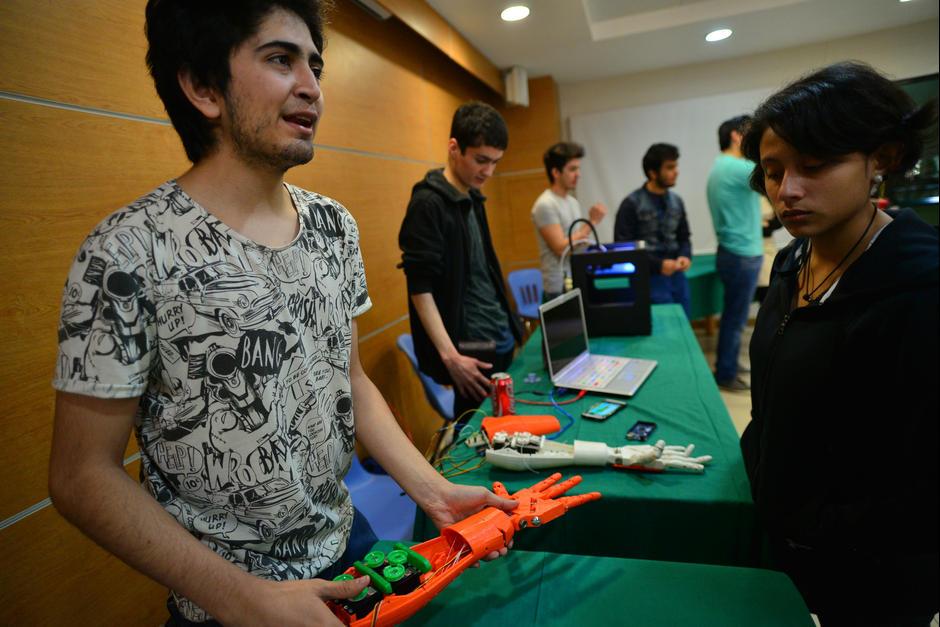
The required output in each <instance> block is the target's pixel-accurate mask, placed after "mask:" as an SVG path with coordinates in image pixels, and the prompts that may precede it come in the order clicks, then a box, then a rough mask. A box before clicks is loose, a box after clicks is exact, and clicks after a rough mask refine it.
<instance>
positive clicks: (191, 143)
mask: <svg viewBox="0 0 940 627" xmlns="http://www.w3.org/2000/svg"><path fill="white" fill-rule="evenodd" d="M324 4H327V5H328V4H329V2H328V0H326V1H325V2H324V1H323V0H198V1H193V0H149V1H148V2H147V10H146V15H147V24H146V27H145V30H146V33H147V43H148V49H147V67H148V68H150V75H151V76H152V77H153V82H154V86H155V87H156V88H157V94H158V95H159V96H160V99H161V100H162V101H163V106H164V107H165V108H166V112H167V114H168V115H169V116H170V121H171V122H173V127H174V128H175V129H176V132H177V133H178V134H179V136H180V139H181V140H182V141H183V148H185V149H186V156H187V157H189V160H190V161H192V162H193V163H197V162H198V161H200V160H201V159H202V158H203V157H204V156H206V155H207V154H208V153H209V152H211V151H212V149H213V148H214V146H215V143H216V137H215V135H214V134H213V124H212V123H211V122H210V121H209V120H208V119H206V117H205V116H204V115H202V113H200V112H199V110H198V109H196V108H195V107H194V106H193V105H192V103H190V102H189V99H188V98H186V95H185V94H184V93H183V90H182V89H181V88H180V85H179V78H178V75H179V72H180V71H181V70H186V71H188V72H190V73H191V75H192V77H193V80H194V81H195V82H196V83H198V84H200V85H204V86H207V87H211V88H213V89H216V90H218V91H220V92H222V93H225V92H226V91H227V89H228V84H229V81H230V80H231V77H232V75H231V71H230V68H229V57H230V56H231V54H232V51H233V50H234V49H235V48H237V47H238V46H239V45H240V44H241V43H242V42H244V41H245V40H246V39H248V38H249V37H251V36H252V35H254V34H255V33H256V32H257V31H258V28H259V26H260V25H261V22H262V20H263V19H264V18H265V16H267V15H268V14H269V13H270V12H271V11H273V10H275V9H283V10H285V11H289V12H291V13H294V14H296V15H297V16H298V17H299V18H300V19H301V20H303V21H304V23H305V24H306V25H307V28H308V29H310V37H311V39H313V43H314V44H315V45H316V47H317V50H319V51H320V52H321V53H322V52H323V43H324V41H323V9H324Z"/></svg>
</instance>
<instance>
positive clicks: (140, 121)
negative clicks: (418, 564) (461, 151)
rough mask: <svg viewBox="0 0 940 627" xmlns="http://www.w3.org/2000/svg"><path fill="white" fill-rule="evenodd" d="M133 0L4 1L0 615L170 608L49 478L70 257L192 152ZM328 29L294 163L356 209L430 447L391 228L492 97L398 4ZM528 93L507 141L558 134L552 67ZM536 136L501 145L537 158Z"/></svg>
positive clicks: (501, 204) (370, 328) (397, 374)
mask: <svg viewBox="0 0 940 627" xmlns="http://www.w3.org/2000/svg"><path fill="white" fill-rule="evenodd" d="M412 1H413V2H420V1H421V0H412ZM144 5H145V0H63V1H62V2H42V3H38V2H35V1H34V0H3V2H0V293H2V294H3V301H2V303H3V304H2V306H0V406H2V407H3V411H2V412H0V467H2V468H3V473H2V479H0V490H2V493H0V522H2V523H3V525H0V527H3V528H0V546H2V547H3V554H2V557H0V624H3V625H7V624H22V625H47V624H48V625H53V624H56V625H71V624H85V625H141V624H144V625H148V624H149V625H157V624H159V623H160V622H161V621H162V620H163V618H164V617H165V609H164V608H163V603H164V599H165V590H164V589H163V588H162V587H161V586H159V585H157V584H155V583H153V582H151V581H149V580H148V579H146V578H145V577H143V576H142V575H139V574H137V573H136V572H134V571H132V570H131V569H129V568H128V567H126V566H124V565H123V564H122V563H121V562H120V561H118V560H117V559H116V558H114V557H112V556H110V555H108V554H107V553H105V552H104V551H102V550H101V549H100V548H98V547H97V546H95V545H94V544H93V543H92V542H90V541H89V540H87V539H86V538H85V537H83V536H82V535H81V534H80V533H79V532H78V531H76V530H75V529H74V528H72V527H70V526H69V525H68V524H67V523H66V522H65V521H64V520H63V519H62V518H61V517H60V516H59V515H58V514H57V513H56V511H55V510H54V509H53V508H52V507H49V506H48V501H47V496H48V493H47V488H46V481H47V464H48V454H49V443H50V438H51V428H52V403H53V390H52V388H51V386H50V381H51V377H52V371H53V362H54V359H55V352H56V326H57V320H58V313H59V301H60V297H61V290H62V285H63V283H64V280H65V276H66V272H67V270H68V268H69V265H70V263H71V259H72V256H73V255H74V253H75V251H76V249H77V247H78V245H79V243H80V242H81V241H82V239H83V238H84V237H85V235H86V234H87V233H88V232H89V230H90V229H91V228H92V227H93V226H94V225H95V224H96V223H97V222H98V221H100V220H101V219H102V218H103V217H104V216H105V215H107V214H108V213H110V212H112V211H114V210H115V209H117V208H119V207H121V206H122V205H124V204H126V203H128V202H130V201H132V200H134V199H135V198H137V197H138V196H140V195H142V194H144V193H146V192H147V191H149V190H151V189H153V188H154V187H156V186H157V185H159V184H160V183H162V182H163V181H165V180H166V179H168V178H170V177H173V176H175V175H178V174H180V173H181V172H182V171H183V170H184V169H185V168H186V167H187V165H188V163H187V161H186V159H185V156H184V154H183V151H182V148H181V146H180V144H179V141H178V139H177V137H176V134H175V133H174V131H173V129H172V128H171V127H170V126H169V124H168V121H167V120H166V115H165V113H164V111H163V107H162V105H161V103H160V102H159V100H158V99H157V98H156V96H155V94H154V90H153V88H152V85H151V81H150V78H149V77H148V76H147V72H146V68H145V66H144V52H145V41H144V36H143V9H144ZM328 38H329V43H328V46H327V49H326V51H325V57H326V62H327V76H326V80H325V82H324V86H323V90H324V94H325V97H326V113H325V116H324V119H323V121H322V122H321V125H320V131H319V134H318V137H317V144H318V148H317V154H316V158H315V159H314V161H313V162H312V163H310V164H308V165H306V166H303V167H300V168H296V169H294V170H292V171H291V172H290V173H289V175H288V180H290V181H291V182H293V183H295V184H299V185H301V186H304V187H307V188H310V189H314V190H316V191H318V192H321V193H324V194H327V195H330V196H333V197H335V198H337V199H338V200H340V201H341V202H342V203H343V204H344V205H345V206H346V207H347V208H349V210H350V211H351V212H352V214H353V215H354V216H355V218H356V219H357V220H358V222H359V225H360V231H361V235H362V249H363V256H364V259H365V263H366V274H367V280H368V283H369V291H370V294H371V296H372V300H373V302H374V303H375V306H374V307H373V309H372V310H371V311H369V312H368V313H366V314H365V315H364V316H362V318H361V319H360V320H359V331H360V338H361V345H360V351H361V354H362V359H363V363H364V365H365V369H366V371H367V372H368V374H369V375H370V376H371V377H372V379H373V380H374V381H375V382H376V384H377V385H378V387H379V388H380V390H381V391H382V392H383V394H384V395H385V397H386V399H388V401H389V402H390V404H391V405H392V406H393V408H394V410H395V413H396V414H397V415H398V416H399V417H400V422H401V423H402V426H403V428H404V429H405V430H406V431H407V432H409V433H410V434H413V436H414V440H415V443H416V444H417V445H418V446H419V448H423V447H424V445H425V444H426V443H427V442H428V440H429V438H430V436H431V433H432V432H433V431H434V430H435V429H436V428H437V427H438V426H439V425H440V424H441V423H440V419H439V418H438V417H437V416H436V415H435V414H434V412H433V411H432V410H431V409H430V407H429V406H428V404H427V403H426V401H425V400H424V397H423V393H422V391H421V388H420V385H419V384H418V382H417V379H416V378H415V377H414V375H413V373H412V371H411V368H410V366H409V365H408V363H407V361H406V360H405V358H404V357H403V356H402V355H401V354H400V352H399V351H398V350H397V349H396V347H395V339H396V337H397V336H398V335H399V334H401V333H405V332H408V318H407V301H406V296H405V283H404V276H403V274H402V273H401V271H400V270H397V269H395V267H394V266H395V264H396V263H397V262H398V261H399V258H400V253H399V251H398V244H397V234H398V227H399V225H400V223H401V219H402V217H403V215H404V211H405V207H406V205H407V201H408V198H409V196H410V192H411V186H412V185H413V184H414V182H415V181H417V180H418V179H419V178H421V177H422V176H423V175H424V173H425V172H426V171H427V170H428V169H429V168H431V167H437V166H439V165H440V164H441V162H442V160H443V158H444V155H445V148H446V142H447V136H448V131H449V128H450V119H451V116H452V114H453V111H454V109H455V108H456V107H457V106H458V105H459V104H460V103H461V102H463V101H466V100H468V99H473V98H476V99H484V100H487V101H489V102H491V103H493V104H498V101H499V100H500V99H499V98H498V96H497V95H496V94H495V93H494V92H493V91H492V90H490V89H489V88H488V87H486V86H485V85H484V84H483V83H481V82H480V81H479V80H478V79H476V78H474V77H472V76H471V75H470V74H468V73H467V72H466V71H464V70H463V69H461V68H460V67H459V66H457V65H456V64H455V63H454V62H453V61H452V60H451V59H449V58H447V56H446V55H445V54H443V53H442V52H440V51H439V50H437V49H436V48H435V47H434V46H433V45H432V44H430V43H428V42H427V41H425V40H424V39H423V38H422V37H420V36H418V35H417V34H416V33H415V32H414V31H412V30H411V29H409V28H408V27H406V26H405V25H404V24H402V23H401V22H399V21H398V20H395V19H391V20H388V21H384V22H382V21H378V20H376V19H373V18H371V17H370V16H368V15H367V14H366V13H364V12H363V11H361V10H360V9H358V8H357V7H355V6H354V5H352V4H351V3H349V2H348V1H346V0H339V1H338V2H337V10H336V12H335V14H334V16H333V24H332V26H331V27H330V28H329V30H328ZM536 87H537V86H536ZM533 89H535V87H534V88H533ZM536 91H537V90H536ZM539 93H547V94H548V95H547V96H546V97H547V98H548V100H547V102H549V105H550V106H548V107H547V108H546V107H542V108H539V107H538V106H537V104H538V99H535V102H534V106H533V108H532V111H538V112H539V114H540V115H543V116H547V117H543V118H542V119H543V120H548V122H544V123H545V124H547V125H548V126H549V127H550V128H549V130H548V133H547V134H546V133H545V132H543V131H542V130H541V129H536V130H532V129H528V128H527V127H526V120H527V119H528V116H529V114H528V113H526V111H525V110H517V111H508V112H507V117H509V118H510V119H511V122H510V133H511V136H512V137H513V146H512V148H514V147H515V145H516V144H518V145H519V146H527V145H529V144H532V143H535V144H539V143H543V142H545V141H548V140H549V139H557V136H558V128H559V118H558V111H557V106H556V104H555V91H554V85H553V84H551V83H550V82H548V83H545V84H544V85H543V89H542V91H541V92H539ZM549 143H550V142H549ZM512 148H511V151H512ZM542 149H544V148H542ZM533 150H534V149H533ZM533 150H529V151H523V150H517V151H516V153H515V154H514V155H513V157H512V158H508V157H507V161H506V163H507V164H510V165H511V166H512V167H513V168H515V170H516V171H519V170H524V169H526V168H532V167H537V166H538V159H537V158H536V156H535V155H534V152H533ZM503 171H504V172H507V171H509V170H508V169H507V168H505V167H504V168H503ZM518 176H522V177H523V178H524V176H525V175H518ZM518 176H516V177H513V176H503V177H497V178H496V179H494V181H491V182H490V183H488V184H487V186H486V188H485V189H484V192H485V193H487V194H489V195H491V197H492V200H491V202H490V205H489V213H490V215H491V216H492V220H493V223H494V225H493V230H494V238H495V239H496V241H497V246H498V249H499V254H500V255H501V256H502V257H504V259H506V260H508V261H509V262H510V263H508V264H507V265H511V263H512V262H513V261H514V260H525V259H527V258H528V257H529V256H530V255H531V252H532V249H533V248H534V243H532V242H531V241H530V240H531V237H532V234H531V227H529V225H528V224H526V223H525V222H521V224H522V227H520V228H523V233H522V235H518V234H517V233H516V232H514V231H513V229H514V228H515V226H514V225H515V224H516V223H517V222H520V220H521V218H519V219H517V217H518V216H517V214H519V215H520V216H521V215H522V209H521V208H519V206H517V204H518V203H517V202H516V199H517V198H522V197H523V196H524V195H525V194H517V193H516V190H515V187H514V186H513V185H511V184H509V185H507V184H506V183H505V181H507V180H513V181H515V180H517V178H518ZM519 180H522V179H519ZM533 198H534V196H533ZM507 207H508V208H510V209H511V210H510V209H506V208H507ZM531 256H533V257H534V255H531ZM135 450H136V447H135V444H134V443H133V441H131V442H129V444H128V449H127V456H128V457H130V460H129V461H128V463H127V464H126V467H127V470H128V472H129V473H130V474H131V475H132V476H135V477H136V475H137V462H135V461H133V454H134V452H135Z"/></svg>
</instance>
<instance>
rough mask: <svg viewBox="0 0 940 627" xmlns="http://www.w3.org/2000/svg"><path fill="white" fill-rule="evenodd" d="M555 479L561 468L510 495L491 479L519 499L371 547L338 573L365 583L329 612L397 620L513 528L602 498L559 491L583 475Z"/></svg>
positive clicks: (356, 624)
mask: <svg viewBox="0 0 940 627" xmlns="http://www.w3.org/2000/svg"><path fill="white" fill-rule="evenodd" d="M559 479H561V474H560V473H555V474H553V475H552V476H550V477H549V478H547V479H545V480H544V481H540V482H539V483H537V484H535V485H534V486H532V487H531V488H524V489H522V490H519V491H518V492H516V493H515V494H512V495H510V494H508V492H507V491H506V488H505V486H503V484H501V483H498V482H497V483H494V484H493V492H495V493H496V494H498V495H500V496H504V497H508V498H511V499H514V500H516V501H518V503H519V505H518V506H517V507H516V509H514V510H513V511H512V512H509V513H507V512H504V511H502V510H499V509H497V508H495V507H487V508H486V509H484V510H481V511H479V512H477V513H476V514H474V515H472V516H468V517H467V518H464V519H463V520H461V521H460V522H458V523H456V524H454V525H451V526H449V527H445V528H444V529H443V530H442V531H441V535H439V536H438V537H436V538H434V539H432V540H428V541H427V542H422V543H421V544H416V545H415V546H412V547H408V546H406V545H404V544H402V543H400V542H399V543H396V544H395V550H394V551H390V552H389V553H388V555H385V554H383V553H381V552H380V551H372V552H371V553H369V554H368V555H366V556H365V557H364V558H363V559H362V560H360V561H357V562H355V563H354V564H353V567H352V568H350V569H349V570H347V571H346V572H345V573H343V574H342V575H340V576H339V577H337V579H352V578H354V577H356V576H361V575H368V576H369V578H370V580H371V581H370V584H369V586H367V587H366V589H365V590H364V591H363V592H362V593H361V594H359V595H358V596H357V597H355V598H353V599H340V600H338V601H331V602H330V606H331V608H332V609H333V612H334V613H335V614H336V615H337V616H338V617H339V619H340V620H342V621H343V622H344V623H346V624H347V625H352V626H353V627H365V626H367V625H376V626H386V625H394V624H396V623H400V622H402V621H403V620H405V619H406V618H408V617H409V616H411V615H413V614H414V613H415V612H417V611H418V610H420V609H421V608H422V607H424V606H425V605H427V603H428V602H429V601H430V600H431V599H432V598H434V597H435V596H436V595H437V594H438V593H439V592H440V591H441V590H443V589H444V588H445V587H447V585H448V584H450V582H451V581H453V580H454V579H456V577H457V575H459V574H460V573H462V572H463V571H464V570H465V569H466V568H467V567H469V566H471V565H473V564H474V563H476V562H478V561H479V560H480V559H481V558H483V557H485V556H486V555H488V554H489V553H491V552H493V551H496V550H498V549H501V548H503V547H507V546H509V542H510V540H512V537H513V534H515V532H516V531H518V530H520V529H525V528H527V527H538V526H540V525H544V524H545V523H548V522H551V521H553V520H555V519H556V518H558V517H560V516H563V515H564V514H565V512H567V511H568V510H569V509H571V508H573V507H577V506H579V505H583V504H584V503H587V502H589V501H594V500H596V499H599V498H601V494H600V492H590V493H588V494H581V495H578V496H561V495H562V494H564V493H565V492H567V491H568V490H569V489H571V488H572V487H573V486H576V485H578V484H579V483H581V477H579V476H574V477H571V478H570V479H568V480H567V481H563V482H561V483H557V482H558V480H559ZM556 484H557V485H556Z"/></svg>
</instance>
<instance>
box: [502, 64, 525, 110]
mask: <svg viewBox="0 0 940 627" xmlns="http://www.w3.org/2000/svg"><path fill="white" fill-rule="evenodd" d="M503 82H504V84H505V87H506V104H510V105H518V106H520V107H528V106H529V75H528V73H527V72H526V71H525V68H524V67H521V66H518V65H514V66H512V67H511V68H509V71H508V72H506V74H505V75H503Z"/></svg>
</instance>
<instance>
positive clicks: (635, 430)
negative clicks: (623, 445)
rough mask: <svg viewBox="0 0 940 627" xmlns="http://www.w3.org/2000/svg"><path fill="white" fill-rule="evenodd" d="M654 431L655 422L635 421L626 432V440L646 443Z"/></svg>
mask: <svg viewBox="0 0 940 627" xmlns="http://www.w3.org/2000/svg"><path fill="white" fill-rule="evenodd" d="M655 430H656V423H655V422H648V421H646V420H637V421H636V422H635V423H633V426H632V427H630V429H629V430H627V439H628V440H633V441H635V442H646V441H647V440H648V439H649V437H650V435H652V434H653V431H655Z"/></svg>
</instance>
